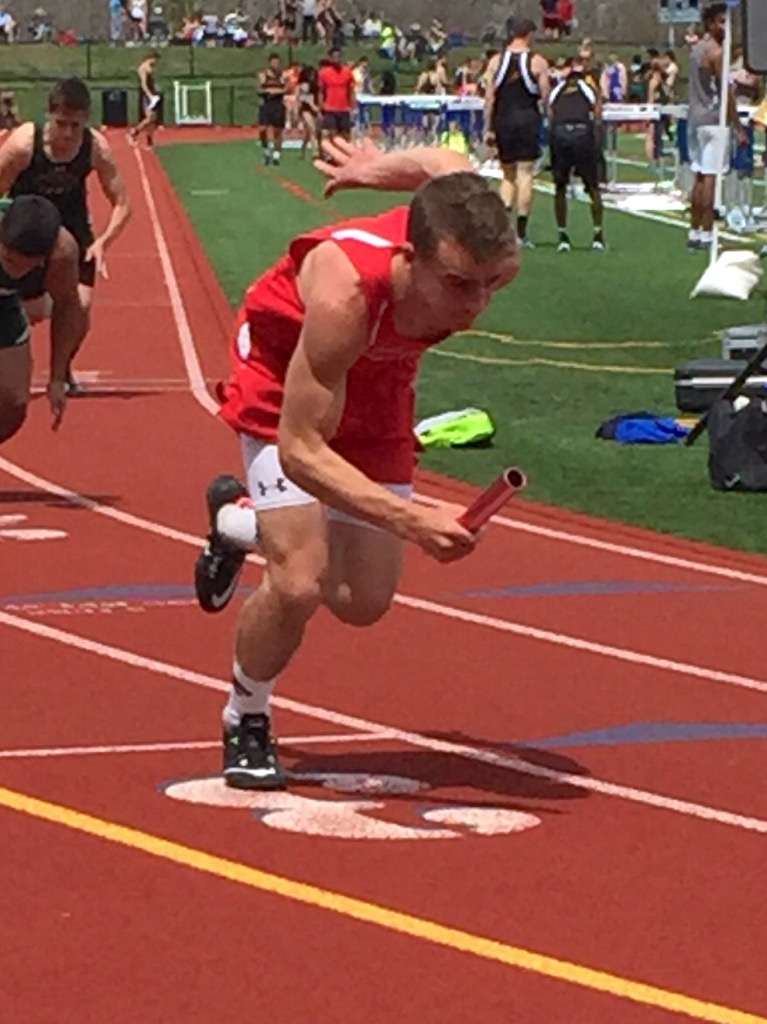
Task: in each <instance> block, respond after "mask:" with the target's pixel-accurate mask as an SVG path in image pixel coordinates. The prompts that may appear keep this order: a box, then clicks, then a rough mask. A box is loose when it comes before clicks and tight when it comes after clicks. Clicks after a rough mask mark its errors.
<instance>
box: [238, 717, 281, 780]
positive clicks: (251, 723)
mask: <svg viewBox="0 0 767 1024" xmlns="http://www.w3.org/2000/svg"><path fill="white" fill-rule="evenodd" d="M224 782H225V783H226V784H227V786H231V787H232V789H286V788H287V785H288V777H287V775H286V774H285V770H284V769H283V767H282V765H281V764H280V762H279V760H278V758H277V744H276V743H275V740H274V737H273V736H272V730H271V722H270V719H269V716H268V715H243V716H242V720H241V721H240V724H239V725H238V726H237V727H236V728H234V729H225V730H224Z"/></svg>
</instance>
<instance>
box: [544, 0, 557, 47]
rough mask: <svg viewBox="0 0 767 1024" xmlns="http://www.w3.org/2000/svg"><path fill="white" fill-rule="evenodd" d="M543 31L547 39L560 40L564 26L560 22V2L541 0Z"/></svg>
mask: <svg viewBox="0 0 767 1024" xmlns="http://www.w3.org/2000/svg"><path fill="white" fill-rule="evenodd" d="M540 5H541V17H542V18H543V31H544V34H545V36H546V38H547V39H559V37H560V35H561V32H562V26H561V23H560V21H559V11H558V0H540Z"/></svg>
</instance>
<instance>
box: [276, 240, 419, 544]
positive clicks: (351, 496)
mask: <svg viewBox="0 0 767 1024" xmlns="http://www.w3.org/2000/svg"><path fill="white" fill-rule="evenodd" d="M299 287H300V291H301V297H302V300H303V303H304V307H305V319H304V327H303V331H302V332H301V338H300V340H299V343H298V347H297V348H296V351H295V353H294V354H293V357H292V359H291V362H290V366H289V368H288V373H287V378H286V381H285V395H284V399H283V407H282V413H281V417H280V429H279V439H278V444H279V452H280V461H281V463H282V467H283V469H284V470H285V472H286V473H287V475H288V476H289V477H290V478H291V479H292V480H294V481H295V483H297V484H298V485H299V487H302V488H303V489H304V490H306V491H308V492H309V493H310V494H312V495H313V496H314V497H316V498H317V499H318V500H319V501H321V502H323V503H325V504H327V505H330V506H331V507H333V508H338V509H340V510H341V511H342V512H346V513H348V514H350V515H353V516H356V517H358V518H360V519H365V520H367V521H368V522H371V523H373V524H375V525H376V526H380V527H383V528H384V529H386V530H389V531H390V532H392V533H395V534H397V535H398V536H400V537H405V538H409V537H410V536H411V534H412V532H413V531H412V529H411V526H412V524H413V523H414V520H415V519H417V515H418V514H417V512H415V511H414V510H413V508H412V506H411V504H410V502H408V501H405V500H403V499H402V498H399V497H397V496H396V495H394V494H391V493H390V492H389V491H387V490H386V489H385V488H384V487H381V486H380V485H379V484H377V483H375V482H374V481H373V480H371V479H370V478H369V477H367V476H365V474H364V473H361V472H360V471H359V470H358V469H356V468H355V467H354V466H352V465H351V464H350V463H348V462H347V461H346V459H343V458H342V457H341V456H340V455H338V454H336V452H334V451H333V450H332V449H331V447H330V443H329V442H330V441H331V439H332V438H333V436H334V435H335V433H336V430H337V429H338V424H339V423H340V421H341V415H342V413H343V409H344V403H345V396H346V376H347V374H348V372H349V370H350V369H351V368H352V366H354V364H355V363H356V362H357V360H358V359H359V358H360V356H361V355H362V354H363V352H364V351H365V349H366V348H367V346H368V343H369V334H370V324H369V317H368V309H367V303H366V300H365V296H364V294H363V292H362V287H361V284H360V281H359V277H358V276H357V273H356V271H355V270H354V268H353V267H352V265H351V263H350V262H349V261H348V259H347V258H346V256H344V254H343V253H342V252H341V251H340V249H338V247H337V246H336V245H335V243H333V242H325V243H323V244H321V245H320V246H318V247H317V248H316V249H315V250H314V251H313V252H312V253H310V254H309V256H307V258H306V260H305V261H304V264H303V267H302V269H301V272H300V276H299Z"/></svg>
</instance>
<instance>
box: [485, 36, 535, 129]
mask: <svg viewBox="0 0 767 1024" xmlns="http://www.w3.org/2000/svg"><path fill="white" fill-rule="evenodd" d="M531 60H532V55H531V53H530V51H529V50H520V51H518V52H516V53H512V51H511V50H504V53H503V56H502V57H501V63H500V64H499V65H498V71H497V72H496V75H495V83H494V84H495V103H494V106H493V112H494V115H495V120H496V121H509V120H515V119H516V118H518V117H519V116H520V115H522V116H525V115H527V114H537V113H539V108H538V103H539V101H540V98H541V91H540V89H539V88H538V83H537V82H536V80H535V78H534V77H533V75H532V72H531V71H530V64H531Z"/></svg>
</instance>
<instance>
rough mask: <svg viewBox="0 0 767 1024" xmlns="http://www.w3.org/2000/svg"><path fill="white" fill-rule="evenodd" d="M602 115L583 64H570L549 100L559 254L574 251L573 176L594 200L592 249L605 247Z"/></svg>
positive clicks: (592, 210)
mask: <svg viewBox="0 0 767 1024" xmlns="http://www.w3.org/2000/svg"><path fill="white" fill-rule="evenodd" d="M601 114H602V98H601V96H600V94H599V91H598V90H597V89H596V88H595V87H594V86H593V85H592V84H590V83H589V82H587V81H586V79H585V73H584V67H583V64H582V63H581V62H580V61H578V60H576V61H572V60H571V61H569V62H568V64H567V68H566V74H565V76H564V77H563V78H562V80H561V81H560V82H558V83H557V85H555V86H554V88H553V89H552V90H551V95H550V96H549V120H550V143H551V170H552V176H553V178H554V186H555V193H554V215H555V217H556V221H557V230H558V232H559V244H558V246H557V248H558V250H559V252H569V250H570V249H571V248H572V244H571V242H570V236H569V235H568V233H567V186H568V184H569V182H570V176H571V175H572V174H573V173H575V174H577V175H578V176H579V177H580V178H581V180H582V181H583V184H584V186H585V188H586V191H587V192H588V194H589V197H590V199H591V217H592V220H593V223H594V237H593V239H592V242H591V248H592V249H595V250H598V251H600V250H602V249H604V247H605V241H604V235H603V233H602V195H601V193H600V191H599V138H598V134H597V125H598V122H599V119H600V117H601Z"/></svg>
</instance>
